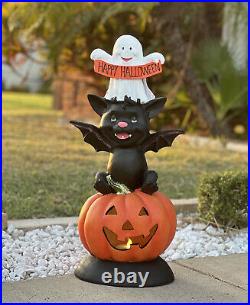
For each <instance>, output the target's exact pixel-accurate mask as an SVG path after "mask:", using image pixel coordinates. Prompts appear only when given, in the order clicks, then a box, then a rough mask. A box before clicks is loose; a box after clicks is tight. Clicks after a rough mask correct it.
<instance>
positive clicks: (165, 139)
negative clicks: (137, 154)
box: [142, 129, 184, 152]
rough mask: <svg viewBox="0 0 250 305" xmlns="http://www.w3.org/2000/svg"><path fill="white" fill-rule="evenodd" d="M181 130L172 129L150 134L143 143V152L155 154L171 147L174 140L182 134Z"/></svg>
mask: <svg viewBox="0 0 250 305" xmlns="http://www.w3.org/2000/svg"><path fill="white" fill-rule="evenodd" d="M183 133H184V130H183V129H173V130H162V131H158V132H156V133H153V134H150V136H149V137H148V138H147V139H146V140H145V141H144V142H143V144H142V146H143V150H144V152H146V151H149V150H152V151H154V152H157V151H158V150H160V149H161V148H163V147H167V146H171V145H172V143H173V141H174V139H175V138H176V137H177V136H178V135H180V134H183Z"/></svg>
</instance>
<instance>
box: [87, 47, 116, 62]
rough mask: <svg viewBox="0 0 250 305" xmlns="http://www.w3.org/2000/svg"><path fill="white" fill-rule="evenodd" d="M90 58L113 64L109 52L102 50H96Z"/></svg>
mask: <svg viewBox="0 0 250 305" xmlns="http://www.w3.org/2000/svg"><path fill="white" fill-rule="evenodd" d="M90 58H91V59H92V60H103V61H106V62H109V63H111V62H112V56H111V55H110V54H108V53H107V52H105V51H104V50H102V49H95V50H94V51H93V52H92V53H91V54H90Z"/></svg>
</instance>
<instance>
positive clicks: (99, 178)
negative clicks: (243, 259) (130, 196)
mask: <svg viewBox="0 0 250 305" xmlns="http://www.w3.org/2000/svg"><path fill="white" fill-rule="evenodd" d="M107 175H108V174H107V173H104V172H98V173H97V174H96V177H95V184H94V188H95V189H96V190H97V191H98V192H100V193H102V194H103V195H106V194H111V193H115V190H114V189H113V188H112V187H111V186H110V185H109V184H108V182H107V179H106V177H107Z"/></svg>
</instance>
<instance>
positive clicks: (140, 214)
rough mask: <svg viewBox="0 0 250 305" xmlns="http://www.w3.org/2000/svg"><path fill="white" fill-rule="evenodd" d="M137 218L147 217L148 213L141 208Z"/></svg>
mask: <svg viewBox="0 0 250 305" xmlns="http://www.w3.org/2000/svg"><path fill="white" fill-rule="evenodd" d="M139 216H148V211H147V210H146V209H145V208H141V210H140V213H139Z"/></svg>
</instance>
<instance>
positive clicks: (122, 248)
mask: <svg viewBox="0 0 250 305" xmlns="http://www.w3.org/2000/svg"><path fill="white" fill-rule="evenodd" d="M132 243H133V242H132V239H130V238H128V241H127V243H126V244H123V245H118V246H117V247H116V248H118V249H120V250H128V249H130V246H131V245H132Z"/></svg>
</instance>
